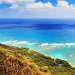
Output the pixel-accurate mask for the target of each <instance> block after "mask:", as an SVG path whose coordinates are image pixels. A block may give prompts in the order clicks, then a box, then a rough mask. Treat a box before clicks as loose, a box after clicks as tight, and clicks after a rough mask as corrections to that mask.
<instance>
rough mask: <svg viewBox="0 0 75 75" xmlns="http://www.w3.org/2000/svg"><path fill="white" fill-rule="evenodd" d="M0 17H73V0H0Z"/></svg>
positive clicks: (74, 7)
mask: <svg viewBox="0 0 75 75" xmlns="http://www.w3.org/2000/svg"><path fill="white" fill-rule="evenodd" d="M0 18H68V19H70V18H75V0H0Z"/></svg>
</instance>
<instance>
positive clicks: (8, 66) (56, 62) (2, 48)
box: [0, 44, 75, 75]
mask: <svg viewBox="0 0 75 75" xmlns="http://www.w3.org/2000/svg"><path fill="white" fill-rule="evenodd" d="M0 75H75V68H73V67H72V66H71V65H70V64H68V63H67V62H66V61H64V60H60V59H52V58H51V57H47V56H44V55H43V54H40V53H38V52H35V51H33V50H29V49H28V48H16V47H9V46H6V45H2V44H0Z"/></svg>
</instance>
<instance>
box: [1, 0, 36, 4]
mask: <svg viewBox="0 0 75 75" xmlns="http://www.w3.org/2000/svg"><path fill="white" fill-rule="evenodd" d="M23 2H24V3H32V2H35V0H0V3H23Z"/></svg>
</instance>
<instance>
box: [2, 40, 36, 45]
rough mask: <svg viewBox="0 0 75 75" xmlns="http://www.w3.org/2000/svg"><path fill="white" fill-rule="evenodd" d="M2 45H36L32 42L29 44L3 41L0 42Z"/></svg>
mask: <svg viewBox="0 0 75 75" xmlns="http://www.w3.org/2000/svg"><path fill="white" fill-rule="evenodd" d="M1 43H2V44H5V45H12V46H22V45H23V46H24V45H27V46H29V45H35V44H36V43H33V42H29V41H17V40H15V41H5V42H1Z"/></svg>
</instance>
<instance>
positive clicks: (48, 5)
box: [26, 2, 53, 9]
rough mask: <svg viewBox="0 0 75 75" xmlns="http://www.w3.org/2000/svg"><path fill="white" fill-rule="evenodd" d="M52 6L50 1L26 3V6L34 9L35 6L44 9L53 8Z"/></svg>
mask: <svg viewBox="0 0 75 75" xmlns="http://www.w3.org/2000/svg"><path fill="white" fill-rule="evenodd" d="M51 7H53V5H52V4H51V3H50V2H47V3H42V2H38V3H30V4H28V5H26V8H28V9H33V8H36V9H39V8H42V9H44V8H51Z"/></svg>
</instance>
